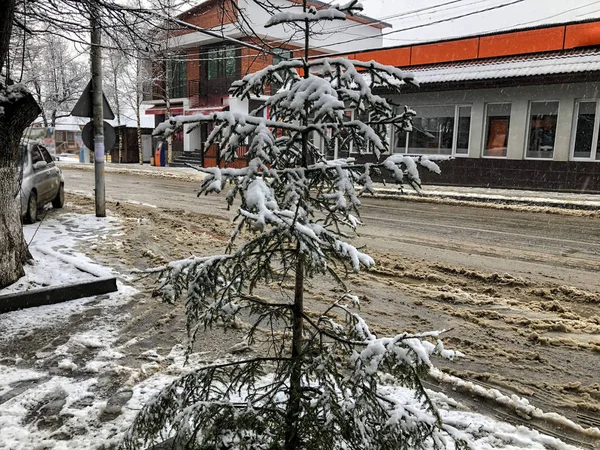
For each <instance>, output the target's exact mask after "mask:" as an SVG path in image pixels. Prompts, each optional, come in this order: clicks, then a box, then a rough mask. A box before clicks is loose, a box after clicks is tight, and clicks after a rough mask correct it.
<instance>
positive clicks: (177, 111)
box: [146, 107, 183, 116]
mask: <svg viewBox="0 0 600 450" xmlns="http://www.w3.org/2000/svg"><path fill="white" fill-rule="evenodd" d="M166 113H167V108H163V107H160V108H148V109H147V110H146V114H166ZM180 114H183V107H179V108H171V115H172V116H176V115H180Z"/></svg>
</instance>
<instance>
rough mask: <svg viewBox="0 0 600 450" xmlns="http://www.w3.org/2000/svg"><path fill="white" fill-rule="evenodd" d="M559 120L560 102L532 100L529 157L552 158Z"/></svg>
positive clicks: (528, 144) (528, 143)
mask: <svg viewBox="0 0 600 450" xmlns="http://www.w3.org/2000/svg"><path fill="white" fill-rule="evenodd" d="M557 121H558V102H531V104H530V109H529V138H528V142H527V158H545V159H552V157H553V156H554V141H555V138H556V123H557Z"/></svg>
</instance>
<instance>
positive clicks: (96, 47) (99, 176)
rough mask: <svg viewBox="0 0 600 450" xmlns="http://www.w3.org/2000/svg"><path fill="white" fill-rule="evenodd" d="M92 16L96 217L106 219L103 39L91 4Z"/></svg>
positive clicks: (94, 7) (94, 8)
mask: <svg viewBox="0 0 600 450" xmlns="http://www.w3.org/2000/svg"><path fill="white" fill-rule="evenodd" d="M91 5H93V6H92V10H91V16H90V25H91V28H92V33H91V44H92V45H91V52H92V55H91V56H92V96H93V97H92V98H93V102H92V103H93V109H94V117H93V118H92V121H93V122H94V174H95V187H96V189H95V194H96V195H95V197H96V217H106V203H105V201H106V197H105V192H104V123H103V120H102V117H103V115H104V114H103V111H102V48H101V44H102V38H101V32H100V24H99V23H98V17H97V13H98V9H97V7H96V6H95V3H94V2H92V3H91Z"/></svg>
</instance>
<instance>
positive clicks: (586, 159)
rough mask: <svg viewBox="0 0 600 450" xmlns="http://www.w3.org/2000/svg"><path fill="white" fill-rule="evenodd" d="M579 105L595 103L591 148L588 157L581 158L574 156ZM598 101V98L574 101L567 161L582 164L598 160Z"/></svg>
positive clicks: (599, 101) (599, 105)
mask: <svg viewBox="0 0 600 450" xmlns="http://www.w3.org/2000/svg"><path fill="white" fill-rule="evenodd" d="M581 103H595V104H596V107H595V115H594V130H593V132H592V148H590V156H589V157H582V156H575V141H576V140H577V122H578V120H579V107H580V105H581ZM599 114H600V99H598V98H580V99H576V100H575V107H574V110H573V123H572V126H571V130H573V132H572V133H571V143H570V148H569V161H584V162H598V163H600V159H597V158H598V155H599V154H600V152H599V151H598V138H600V116H599Z"/></svg>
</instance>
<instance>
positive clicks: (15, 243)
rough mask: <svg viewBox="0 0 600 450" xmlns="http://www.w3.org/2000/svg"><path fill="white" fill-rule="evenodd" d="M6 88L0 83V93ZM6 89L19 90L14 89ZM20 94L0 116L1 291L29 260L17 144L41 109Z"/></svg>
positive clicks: (14, 278) (11, 281)
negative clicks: (22, 212)
mask: <svg viewBox="0 0 600 450" xmlns="http://www.w3.org/2000/svg"><path fill="white" fill-rule="evenodd" d="M6 89H7V88H6V87H5V86H4V84H3V83H0V92H2V93H6V91H5V90H6ZM8 89H11V90H13V89H14V90H15V91H16V90H18V88H17V87H16V86H13V87H9V88H8ZM19 92H23V95H22V96H21V97H20V99H18V100H17V101H15V102H12V103H8V102H7V103H2V104H0V106H1V107H2V108H3V109H4V114H0V229H1V230H2V232H1V233H0V289H2V288H3V287H6V286H8V285H10V284H12V283H14V282H15V281H17V280H18V279H19V278H21V277H22V276H23V275H24V271H23V265H24V264H25V262H26V261H27V260H28V259H30V258H31V255H30V254H29V251H28V249H27V245H26V243H25V238H24V236H23V227H22V226H21V204H20V197H19V195H18V193H19V188H20V185H19V175H20V167H19V164H20V145H19V143H20V140H21V136H22V135H23V131H24V130H25V128H26V127H27V126H29V124H30V123H31V122H32V121H33V120H34V119H35V118H36V117H37V115H38V114H39V112H40V109H39V107H38V105H37V103H36V101H35V100H34V98H33V97H32V96H31V94H29V93H27V94H25V91H21V90H19ZM4 97H5V98H6V96H4Z"/></svg>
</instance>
